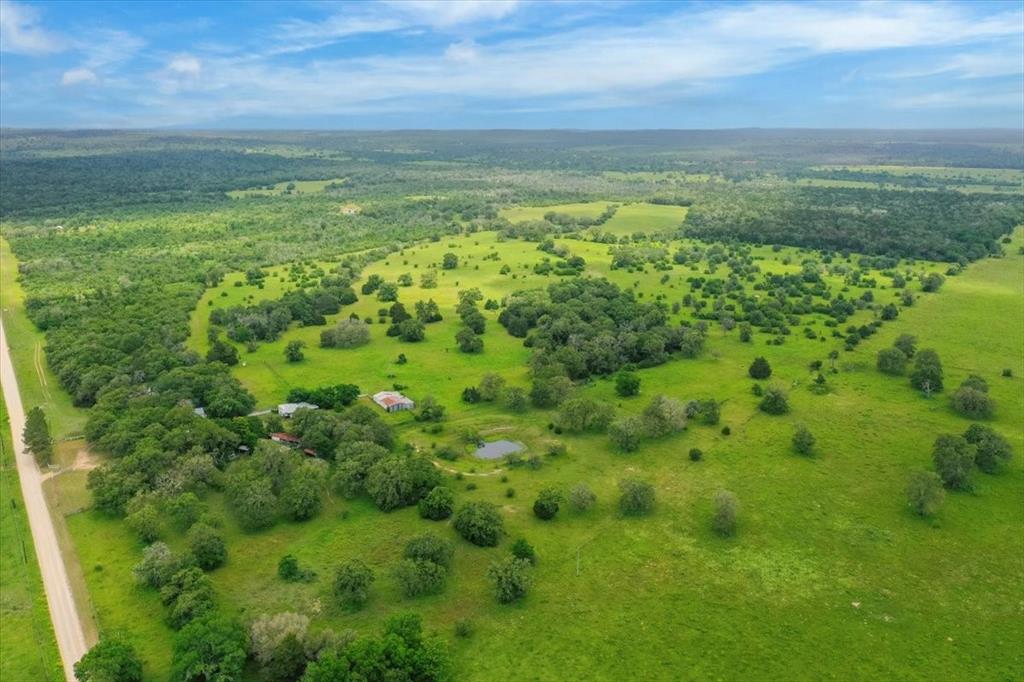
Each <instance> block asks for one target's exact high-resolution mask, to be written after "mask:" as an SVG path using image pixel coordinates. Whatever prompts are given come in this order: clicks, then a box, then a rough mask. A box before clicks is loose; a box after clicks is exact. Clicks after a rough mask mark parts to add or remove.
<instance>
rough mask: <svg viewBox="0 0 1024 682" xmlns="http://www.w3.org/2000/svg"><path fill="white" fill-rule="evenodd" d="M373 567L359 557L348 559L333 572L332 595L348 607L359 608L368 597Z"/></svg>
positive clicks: (372, 578)
mask: <svg viewBox="0 0 1024 682" xmlns="http://www.w3.org/2000/svg"><path fill="white" fill-rule="evenodd" d="M373 581H374V575H373V569H371V568H370V567H369V566H367V565H366V564H365V563H363V562H362V561H360V560H359V559H349V560H348V561H346V562H345V563H343V564H341V565H340V566H338V568H337V570H336V571H335V573H334V586H333V590H334V597H335V599H337V600H338V603H340V604H341V605H342V606H344V607H346V608H348V609H352V610H355V609H359V608H361V607H362V606H363V604H365V603H366V600H367V599H369V597H370V592H369V590H370V585H371V584H372V583H373Z"/></svg>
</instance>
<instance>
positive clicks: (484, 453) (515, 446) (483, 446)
mask: <svg viewBox="0 0 1024 682" xmlns="http://www.w3.org/2000/svg"><path fill="white" fill-rule="evenodd" d="M525 447H526V446H525V445H523V444H522V443H519V442H517V441H514V440H493V441H491V442H490V443H480V447H478V448H477V449H476V451H475V452H473V456H474V457H478V458H480V459H501V458H502V457H504V456H505V455H511V454H512V453H513V452H519V451H520V450H522V449H523V448H525Z"/></svg>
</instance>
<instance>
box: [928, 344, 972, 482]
mask: <svg viewBox="0 0 1024 682" xmlns="http://www.w3.org/2000/svg"><path fill="white" fill-rule="evenodd" d="M922 352H923V351H922ZM977 452H978V451H977V448H976V447H975V446H974V445H972V444H970V443H968V442H967V440H965V439H964V438H962V437H961V436H951V435H942V436H939V437H938V438H936V439H935V447H934V449H933V451H932V460H933V461H934V462H935V471H936V472H937V473H938V474H939V477H940V478H942V483H943V485H945V486H946V487H947V488H949V489H950V490H971V489H972V488H973V483H972V482H971V472H972V471H973V470H974V460H975V457H976V456H977Z"/></svg>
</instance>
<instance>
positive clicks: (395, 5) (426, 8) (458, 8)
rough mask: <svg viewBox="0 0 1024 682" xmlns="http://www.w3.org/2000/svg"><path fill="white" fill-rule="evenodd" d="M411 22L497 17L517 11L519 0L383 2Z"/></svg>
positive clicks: (441, 24)
mask: <svg viewBox="0 0 1024 682" xmlns="http://www.w3.org/2000/svg"><path fill="white" fill-rule="evenodd" d="M383 4H384V5H387V6H388V7H390V8H392V9H394V10H395V11H396V12H397V13H398V14H400V15H404V16H406V17H408V19H409V21H410V23H415V24H418V25H423V26H432V27H434V28H449V27H452V26H458V25H460V24H471V23H475V22H480V21H497V20H499V19H504V18H505V17H507V16H509V15H511V14H512V13H513V12H515V11H516V10H517V9H518V8H519V7H520V5H521V3H520V2H519V1H518V0H385V2H384V3H383Z"/></svg>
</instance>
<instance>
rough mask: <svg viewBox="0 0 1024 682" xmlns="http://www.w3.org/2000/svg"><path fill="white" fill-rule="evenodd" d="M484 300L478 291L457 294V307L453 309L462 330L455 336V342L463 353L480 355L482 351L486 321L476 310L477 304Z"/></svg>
mask: <svg viewBox="0 0 1024 682" xmlns="http://www.w3.org/2000/svg"><path fill="white" fill-rule="evenodd" d="M482 300H484V295H483V294H482V293H480V290H479V289H476V288H473V289H466V290H463V291H460V292H459V305H458V306H457V307H456V308H455V312H457V313H458V315H459V319H460V320H462V328H461V329H459V331H458V332H457V333H456V334H455V342H456V343H458V344H459V350H460V351H462V352H463V353H480V352H483V349H484V339H483V333H484V329H485V328H486V325H487V320H486V318H484V315H483V313H481V312H480V310H479V309H478V308H477V303H479V302H480V301H482Z"/></svg>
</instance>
